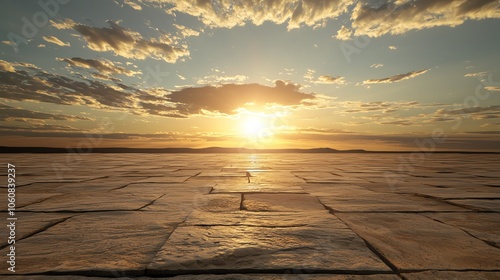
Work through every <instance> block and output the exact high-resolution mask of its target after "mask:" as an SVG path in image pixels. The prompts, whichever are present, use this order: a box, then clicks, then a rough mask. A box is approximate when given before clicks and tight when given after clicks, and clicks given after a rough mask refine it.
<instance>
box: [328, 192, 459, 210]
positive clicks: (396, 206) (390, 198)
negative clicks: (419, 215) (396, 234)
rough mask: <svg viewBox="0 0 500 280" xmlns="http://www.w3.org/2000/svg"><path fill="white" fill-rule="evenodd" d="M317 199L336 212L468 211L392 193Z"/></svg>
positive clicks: (420, 198)
mask: <svg viewBox="0 0 500 280" xmlns="http://www.w3.org/2000/svg"><path fill="white" fill-rule="evenodd" d="M318 198H319V200H320V201H321V202H322V203H323V204H324V205H326V206H327V207H329V208H331V209H332V210H333V211H337V212H373V211H376V212H423V211H434V212H438V211H459V212H463V211H468V209H465V208H462V207H458V206H454V205H449V204H447V203H444V202H440V201H436V200H433V199H430V198H424V197H417V196H413V195H403V194H392V193H376V192H372V193H368V192H366V193H364V194H356V193H352V194H349V193H346V194H344V195H342V196H318Z"/></svg>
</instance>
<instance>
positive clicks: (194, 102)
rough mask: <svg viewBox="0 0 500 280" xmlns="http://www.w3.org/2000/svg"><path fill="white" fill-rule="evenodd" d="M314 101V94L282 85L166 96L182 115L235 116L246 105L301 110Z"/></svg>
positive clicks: (186, 90)
mask: <svg viewBox="0 0 500 280" xmlns="http://www.w3.org/2000/svg"><path fill="white" fill-rule="evenodd" d="M314 98H315V95H314V94H309V93H303V92H300V91H299V86H297V85H294V84H286V83H285V82H283V81H277V82H276V85H275V86H274V87H269V86H264V85H259V84H243V85H239V84H225V85H222V86H219V87H213V86H205V87H199V88H184V89H182V90H180V91H176V92H172V93H171V94H169V95H168V96H167V99H168V101H170V102H172V103H175V104H176V110H177V111H178V112H179V113H180V114H182V115H191V114H202V113H203V111H208V112H215V113H217V112H218V113H222V114H235V113H236V109H238V108H244V107H246V105H247V104H252V106H257V107H260V108H263V107H265V105H273V104H276V105H281V106H300V105H302V102H303V101H305V100H312V99H314Z"/></svg>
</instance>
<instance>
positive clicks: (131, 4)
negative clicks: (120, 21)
mask: <svg viewBox="0 0 500 280" xmlns="http://www.w3.org/2000/svg"><path fill="white" fill-rule="evenodd" d="M123 3H124V4H126V5H128V6H129V7H131V8H132V9H134V10H137V11H140V10H142V7H141V5H139V4H137V3H136V2H134V1H131V0H125V1H123Z"/></svg>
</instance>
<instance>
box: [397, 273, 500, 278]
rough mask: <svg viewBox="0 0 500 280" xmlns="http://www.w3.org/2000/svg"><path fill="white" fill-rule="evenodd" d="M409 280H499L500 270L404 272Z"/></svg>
mask: <svg viewBox="0 0 500 280" xmlns="http://www.w3.org/2000/svg"><path fill="white" fill-rule="evenodd" d="M403 276H404V277H406V279H408V280H428V279H436V280H472V279H474V280H497V279H500V272H487V271H424V272H415V273H403Z"/></svg>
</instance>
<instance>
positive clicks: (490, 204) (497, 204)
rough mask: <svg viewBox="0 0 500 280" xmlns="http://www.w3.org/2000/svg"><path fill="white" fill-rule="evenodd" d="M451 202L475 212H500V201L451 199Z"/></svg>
mask: <svg viewBox="0 0 500 280" xmlns="http://www.w3.org/2000/svg"><path fill="white" fill-rule="evenodd" d="M449 201H450V202H451V203H453V204H456V205H461V206H464V207H467V208H471V209H474V210H480V211H495V212H500V199H450V200H449Z"/></svg>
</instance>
